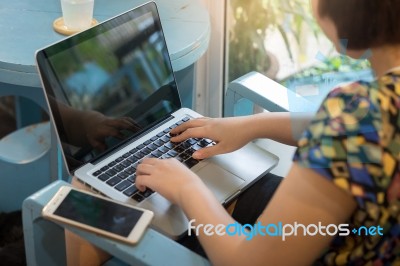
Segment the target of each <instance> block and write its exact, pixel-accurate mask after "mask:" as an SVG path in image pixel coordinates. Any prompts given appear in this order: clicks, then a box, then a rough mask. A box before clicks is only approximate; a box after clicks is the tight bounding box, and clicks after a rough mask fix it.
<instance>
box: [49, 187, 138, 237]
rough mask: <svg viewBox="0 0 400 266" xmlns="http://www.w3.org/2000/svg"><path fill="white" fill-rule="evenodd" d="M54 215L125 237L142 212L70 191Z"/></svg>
mask: <svg viewBox="0 0 400 266" xmlns="http://www.w3.org/2000/svg"><path fill="white" fill-rule="evenodd" d="M54 214H56V215H58V216H61V217H64V218H67V219H70V220H73V221H77V222H80V223H83V224H86V225H89V226H92V227H95V228H98V229H102V230H104V231H108V232H111V233H114V234H117V235H120V236H124V237H127V236H128V235H129V233H130V232H131V231H132V228H134V227H135V225H136V223H137V222H138V221H139V219H140V217H141V215H142V214H143V212H142V211H140V210H136V209H133V208H129V207H127V206H124V205H120V204H116V203H113V202H111V201H108V200H104V199H101V198H98V197H93V196H90V195H88V194H86V193H81V192H79V191H75V190H71V191H70V192H69V193H68V195H67V196H66V197H65V199H64V200H63V201H62V202H61V204H60V205H59V206H58V208H57V210H56V211H55V212H54Z"/></svg>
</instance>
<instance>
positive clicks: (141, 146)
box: [137, 144, 145, 150]
mask: <svg viewBox="0 0 400 266" xmlns="http://www.w3.org/2000/svg"><path fill="white" fill-rule="evenodd" d="M144 147H145V146H144V145H143V144H140V145H139V146H137V148H138V150H141V149H143V148H144Z"/></svg>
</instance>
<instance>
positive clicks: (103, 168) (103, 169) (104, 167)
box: [100, 165, 110, 172]
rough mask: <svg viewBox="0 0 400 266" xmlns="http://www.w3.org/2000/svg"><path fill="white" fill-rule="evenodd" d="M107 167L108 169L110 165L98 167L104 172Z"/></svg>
mask: <svg viewBox="0 0 400 266" xmlns="http://www.w3.org/2000/svg"><path fill="white" fill-rule="evenodd" d="M108 169H110V167H109V166H108V165H106V166H103V167H102V168H101V169H100V171H102V172H105V171H107V170H108Z"/></svg>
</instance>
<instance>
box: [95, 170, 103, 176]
mask: <svg viewBox="0 0 400 266" xmlns="http://www.w3.org/2000/svg"><path fill="white" fill-rule="evenodd" d="M102 172H103V171H101V170H99V171H96V172H94V173H93V175H94V176H99V175H101V173H102Z"/></svg>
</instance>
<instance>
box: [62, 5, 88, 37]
mask: <svg viewBox="0 0 400 266" xmlns="http://www.w3.org/2000/svg"><path fill="white" fill-rule="evenodd" d="M93 7H94V0H61V9H62V14H63V19H64V25H65V26H66V27H67V28H68V29H69V30H84V29H87V28H89V27H90V26H91V24H92V18H93Z"/></svg>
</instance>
